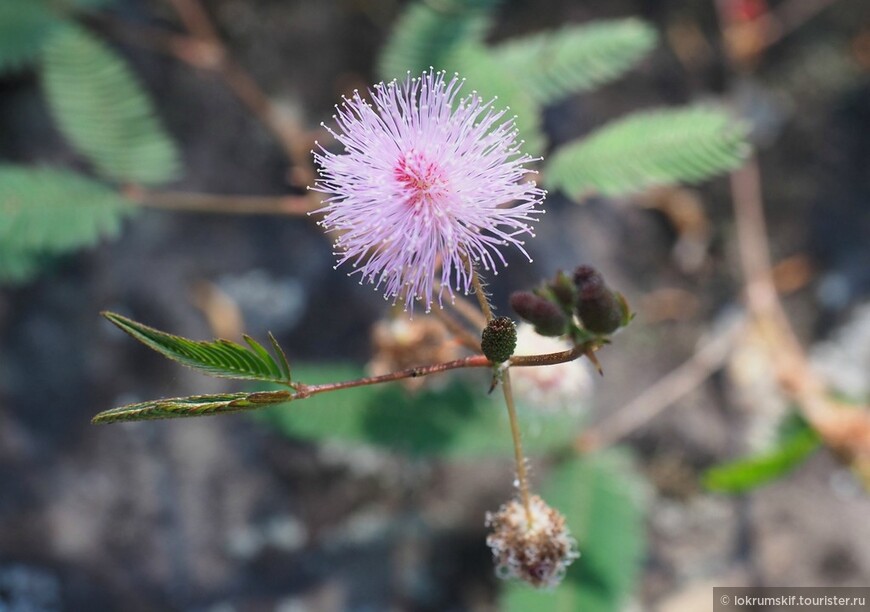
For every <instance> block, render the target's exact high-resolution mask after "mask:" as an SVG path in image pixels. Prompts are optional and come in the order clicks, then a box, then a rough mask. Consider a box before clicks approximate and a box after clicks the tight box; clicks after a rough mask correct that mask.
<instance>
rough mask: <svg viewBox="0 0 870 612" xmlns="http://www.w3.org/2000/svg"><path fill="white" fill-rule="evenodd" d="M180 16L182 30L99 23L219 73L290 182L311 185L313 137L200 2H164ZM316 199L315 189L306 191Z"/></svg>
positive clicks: (105, 19) (110, 20)
mask: <svg viewBox="0 0 870 612" xmlns="http://www.w3.org/2000/svg"><path fill="white" fill-rule="evenodd" d="M167 2H168V3H169V4H170V5H171V6H172V8H173V10H174V11H175V12H176V14H177V15H178V18H179V20H180V21H181V23H182V25H183V26H184V28H185V29H186V30H187V33H186V34H177V33H174V32H168V31H166V30H163V29H161V28H155V27H150V26H143V25H138V24H137V25H132V24H129V23H126V22H124V21H122V20H118V19H114V18H112V17H102V18H101V21H102V22H103V23H104V24H106V25H107V27H108V28H109V29H110V30H111V31H114V32H115V33H116V34H117V35H119V36H120V37H121V38H122V39H123V40H125V41H127V42H130V43H133V44H137V45H140V46H144V47H147V48H149V49H151V50H154V51H158V52H161V53H165V54H168V55H171V56H173V57H175V58H176V59H178V60H179V61H182V62H184V63H185V64H187V65H189V66H192V67H194V68H196V69H199V70H206V71H209V72H213V73H215V74H217V75H218V76H220V77H221V79H222V80H223V81H224V83H225V84H226V85H227V87H229V89H230V90H231V91H232V92H233V93H234V94H235V95H236V97H237V98H239V100H241V102H242V103H243V104H244V105H245V106H246V107H247V108H248V110H249V111H250V112H251V113H252V114H253V115H254V116H255V117H256V118H257V119H258V120H259V121H260V122H261V123H262V124H263V125H264V126H265V127H266V128H267V129H268V130H269V131H270V132H272V134H273V135H274V136H275V138H276V139H277V140H278V143H279V144H280V145H281V148H282V149H283V151H284V152H285V154H286V155H287V157H288V159H289V160H290V162H291V164H292V166H293V177H292V182H293V183H294V184H295V185H297V186H307V185H312V184H313V183H314V179H315V177H316V172H315V170H314V166H313V164H312V161H311V158H310V155H309V151H310V149H311V146H312V144H313V142H314V137H313V135H312V134H311V133H309V132H308V131H306V130H305V129H303V128H302V126H300V125H299V124H298V122H296V121H295V120H294V119H293V118H292V117H290V116H289V115H288V114H287V113H284V112H282V111H281V109H280V106H279V105H278V104H276V103H275V102H274V101H273V100H272V99H271V98H270V97H269V96H268V95H267V94H266V93H265V92H264V91H263V89H262V88H261V87H260V85H259V84H258V83H257V81H256V80H255V79H254V78H253V77H252V76H251V74H250V73H249V72H248V71H247V70H246V69H245V68H244V67H243V66H242V65H241V64H239V63H238V62H237V61H236V60H235V59H233V57H232V56H231V54H230V53H229V50H228V49H227V46H226V45H225V44H224V42H223V40H222V39H221V38H220V35H219V34H218V30H217V28H216V27H215V25H214V23H213V21H212V20H211V18H210V17H209V15H208V12H207V11H206V10H205V8H204V6H203V5H202V3H201V2H200V0H167ZM309 198H310V199H312V200H318V201H319V197H318V195H317V194H316V193H311V194H309Z"/></svg>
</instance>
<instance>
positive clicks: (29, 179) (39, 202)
mask: <svg viewBox="0 0 870 612" xmlns="http://www.w3.org/2000/svg"><path fill="white" fill-rule="evenodd" d="M132 210H133V208H132V206H130V205H129V204H128V203H127V202H126V201H125V200H124V199H123V198H121V197H120V195H118V193H117V192H115V191H114V190H112V189H108V188H107V187H105V186H104V185H102V184H100V183H97V182H95V181H92V180H90V179H88V178H85V177H83V176H81V175H78V174H76V173H74V172H69V171H65V170H49V169H37V168H28V167H21V166H8V165H6V166H4V165H0V244H2V245H3V246H4V249H6V250H7V251H9V252H16V253H18V254H19V257H20V261H21V262H23V261H24V260H25V259H26V257H27V255H26V254H28V253H30V254H35V253H37V252H54V253H58V252H63V251H69V250H71V249H75V248H79V247H82V246H88V245H91V244H94V243H96V241H97V240H98V239H99V238H100V237H102V236H110V235H114V234H115V233H117V231H118V228H119V226H120V222H121V219H122V218H123V217H124V216H125V215H126V214H129V213H130V212H131V211H132ZM20 265H26V264H20Z"/></svg>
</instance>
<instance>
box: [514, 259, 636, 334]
mask: <svg viewBox="0 0 870 612" xmlns="http://www.w3.org/2000/svg"><path fill="white" fill-rule="evenodd" d="M510 304H511V308H513V309H514V311H515V312H516V313H517V314H518V315H519V316H520V317H522V318H523V319H525V320H526V321H528V322H529V323H531V324H532V325H534V326H535V331H536V332H537V333H539V334H540V335H542V336H564V335H570V336H572V337H573V338H574V339H575V340H577V341H585V340H589V339H591V338H595V337H599V336H607V335H609V334H612V333H613V332H615V331H616V330H617V329H619V328H620V327H623V326H625V325H627V324H628V322H629V321H630V320H631V317H632V314H631V311H630V310H629V308H628V304H627V303H626V301H625V298H624V297H623V296H622V294H621V293H619V292H618V291H613V290H611V289H610V288H609V287H608V286H607V284H606V283H605V282H604V277H602V276H601V273H600V272H598V271H597V270H595V269H594V268H592V267H590V266H579V267H578V268H577V269H576V270H574V274H573V275H572V276H569V275H567V274H566V273H564V272H562V271H559V272H558V273H557V274H556V276H555V278H553V279H551V280H549V281H547V282H545V283H544V284H543V285H542V286H541V287H539V288H537V289H535V290H534V291H517V292H515V293H513V294H512V295H511V297H510Z"/></svg>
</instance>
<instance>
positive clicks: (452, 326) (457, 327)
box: [431, 308, 480, 353]
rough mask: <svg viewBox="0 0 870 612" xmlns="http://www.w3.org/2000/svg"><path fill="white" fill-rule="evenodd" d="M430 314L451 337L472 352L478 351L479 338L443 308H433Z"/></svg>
mask: <svg viewBox="0 0 870 612" xmlns="http://www.w3.org/2000/svg"><path fill="white" fill-rule="evenodd" d="M431 314H432V316H434V317H435V318H436V319H438V320H439V321H441V323H442V324H443V325H444V327H446V328H447V331H449V332H450V333H451V334H453V337H454V338H456V340H457V341H458V342H459V343H460V344H462V345H463V346H464V347H465V348H467V349H469V350H471V351H472V352H474V353H479V352H480V340H479V339H478V338H477V337H476V336H475V335H474V334H472V333H471V332H470V331H469V330H468V329H467V328H466V327H465V326H464V325H462V323H460V322H459V321H457V320H456V319H454V318H453V317H452V316H451V315H450V314H449V313H448V312H447V311H446V310H444V309H443V308H433V309H432V312H431Z"/></svg>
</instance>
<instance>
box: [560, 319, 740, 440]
mask: <svg viewBox="0 0 870 612" xmlns="http://www.w3.org/2000/svg"><path fill="white" fill-rule="evenodd" d="M745 323H746V320H745V317H738V318H736V319H735V320H733V321H731V322H730V323H728V325H727V326H726V327H725V328H724V329H722V330H721V331H719V332H718V333H716V335H715V336H713V337H712V338H710V339H709V340H708V341H707V342H706V343H704V345H703V346H701V348H699V349H698V350H697V351H696V352H695V354H694V355H692V356H691V357H690V358H689V359H688V360H687V361H686V362H685V363H683V364H682V365H680V366H679V367H678V368H676V369H675V370H672V371H671V372H670V373H669V374H668V375H667V376H665V377H664V378H661V379H660V380H659V381H658V382H656V383H655V384H654V385H652V386H651V387H648V388H647V389H646V390H645V391H644V392H643V393H641V394H640V395H639V396H637V397H636V398H635V399H634V400H633V401H631V402H629V403H628V404H626V405H625V406H624V407H623V408H622V409H620V410H619V411H618V412H616V413H615V414H614V415H613V416H611V417H610V418H609V419H607V420H605V421H603V422H601V423H600V424H599V425H597V426H594V427H592V428H591V429H589V430H587V431H585V432H583V434H581V435H580V436H579V437H578V439H577V442H576V444H577V448H578V449H579V450H580V451H581V452H591V451H594V450H597V449H599V448H603V447H606V446H609V445H611V444H613V443H615V442H617V441H619V440H620V439H622V438H624V437H625V436H627V435H629V434H631V433H632V432H633V431H635V430H637V429H638V428H640V427H642V426H643V425H645V424H646V423H648V422H649V421H651V420H652V419H654V418H655V417H657V416H658V415H659V414H661V413H662V412H664V410H665V409H667V408H668V407H670V406H673V405H674V404H675V403H676V402H677V400H679V399H680V398H682V397H683V396H685V395H686V394H688V393H689V392H691V391H692V390H693V389H696V388H697V387H698V386H700V385H701V383H703V382H704V381H705V380H707V378H708V377H709V376H710V375H711V374H713V373H714V372H715V371H716V370H718V369H719V368H720V367H722V365H723V363H724V362H725V360H726V359H727V357H728V355H729V354H730V352H731V348H732V347H733V346H734V341H735V340H736V339H737V337H738V336H739V335H740V334H741V333H742V331H743V330H744V328H745Z"/></svg>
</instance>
